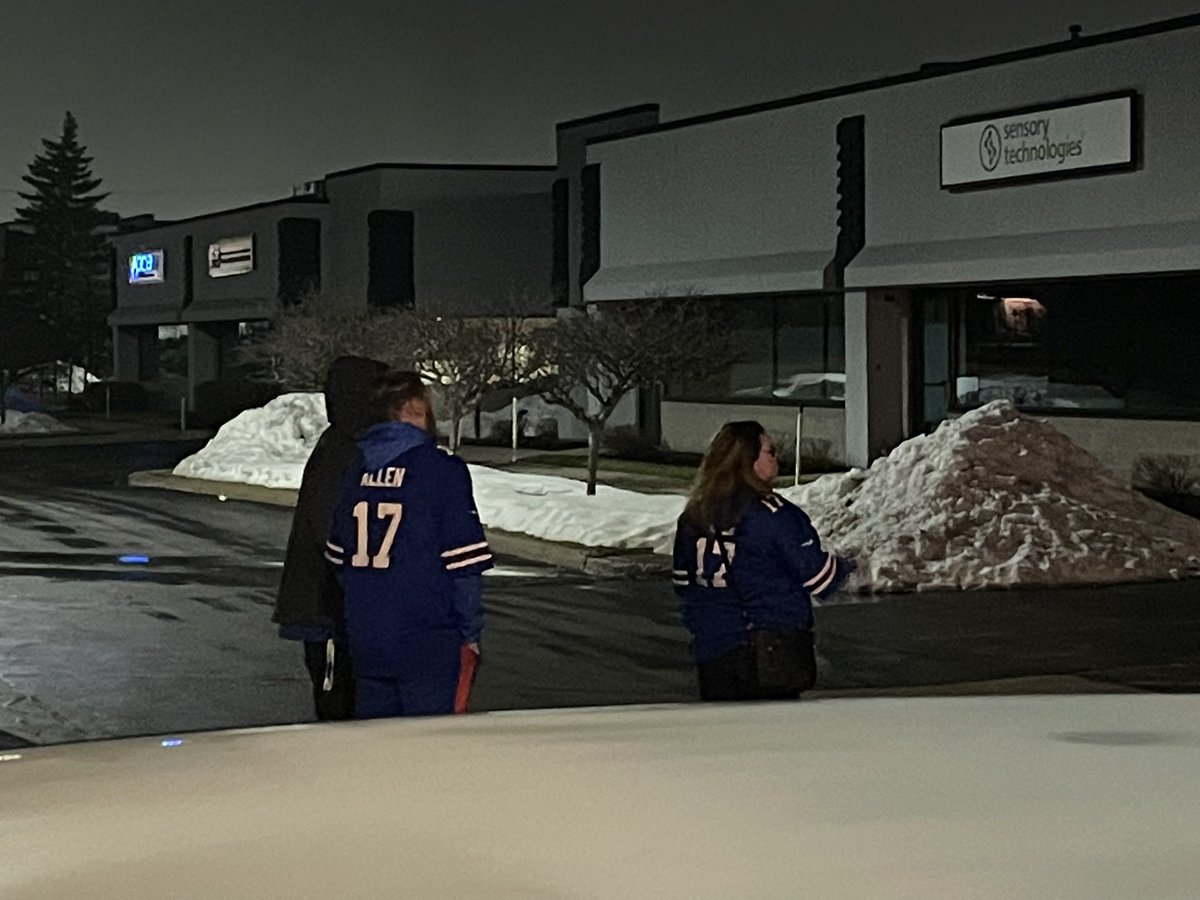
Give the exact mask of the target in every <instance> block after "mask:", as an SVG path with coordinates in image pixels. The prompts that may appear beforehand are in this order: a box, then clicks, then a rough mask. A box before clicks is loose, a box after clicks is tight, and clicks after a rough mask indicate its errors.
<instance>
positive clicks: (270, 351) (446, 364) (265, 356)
mask: <svg viewBox="0 0 1200 900" xmlns="http://www.w3.org/2000/svg"><path fill="white" fill-rule="evenodd" d="M332 300H333V298H330V297H328V296H322V295H319V294H310V295H307V296H305V297H304V298H303V299H302V301H301V302H300V303H299V304H296V305H294V306H290V307H280V308H279V309H278V310H277V312H276V314H275V316H274V318H273V321H272V326H271V329H270V330H269V331H267V332H266V333H265V334H263V335H261V336H260V337H258V338H257V339H255V340H254V341H253V342H251V343H250V344H248V345H247V346H246V347H244V348H243V351H242V358H243V361H245V362H246V363H249V364H250V365H251V366H252V367H254V368H257V369H258V370H259V372H261V373H262V374H263V375H264V376H266V377H267V378H269V379H271V380H273V381H277V382H281V383H283V384H286V385H287V386H288V387H291V388H295V389H300V390H317V389H319V388H320V386H321V385H322V383H323V382H324V380H325V373H326V372H327V371H328V369H329V366H330V364H331V363H332V362H333V361H334V360H335V359H337V358H338V357H339V356H346V355H356V356H367V357H370V358H372V359H379V360H382V361H384V362H386V363H388V364H389V365H392V366H396V367H402V368H412V369H414V370H416V371H418V372H420V374H421V376H422V377H423V378H424V379H425V380H426V381H429V382H432V383H433V384H434V385H436V386H437V390H438V392H439V395H440V400H441V401H442V403H443V404H444V406H445V407H446V408H445V410H444V413H445V417H446V419H448V422H449V427H448V436H449V441H450V449H451V450H457V449H458V445H459V440H460V435H459V423H460V421H461V419H462V416H463V413H464V412H465V411H466V410H468V409H471V408H472V407H473V406H474V405H475V404H476V403H477V402H478V400H479V399H480V397H482V396H483V394H485V393H486V392H487V391H489V390H491V389H493V388H496V387H499V386H507V385H512V384H516V383H520V382H523V381H525V380H528V379H529V378H530V377H531V376H532V374H533V370H532V369H531V360H532V359H533V354H532V353H531V352H530V350H529V348H528V344H529V341H530V333H531V330H532V329H533V328H534V327H535V323H536V322H537V320H534V319H530V318H529V317H527V316H526V315H524V314H522V313H521V312H520V311H519V310H520V306H519V305H518V304H517V302H516V301H515V300H514V301H513V302H512V303H510V304H509V306H510V308H511V309H513V310H514V311H513V312H512V313H509V314H506V315H497V316H489V317H486V318H468V317H461V316H458V317H456V316H449V315H446V316H443V315H437V314H436V313H433V312H428V313H426V312H421V313H418V312H413V311H411V310H371V309H367V308H361V307H359V308H355V305H354V304H349V303H343V304H338V303H335V302H331V301H332ZM347 310H348V311H347Z"/></svg>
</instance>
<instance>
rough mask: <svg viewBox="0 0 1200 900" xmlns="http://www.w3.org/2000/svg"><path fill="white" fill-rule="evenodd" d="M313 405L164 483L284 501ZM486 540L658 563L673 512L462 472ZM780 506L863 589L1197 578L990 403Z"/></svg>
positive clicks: (300, 402) (1143, 511) (1175, 539)
mask: <svg viewBox="0 0 1200 900" xmlns="http://www.w3.org/2000/svg"><path fill="white" fill-rule="evenodd" d="M326 424H327V423H326V419H325V405H324V400H323V398H322V396H321V395H320V394H285V395H283V396H281V397H278V398H276V399H275V400H272V401H271V402H270V403H268V404H267V405H266V406H264V407H262V408H260V409H253V410H249V411H247V412H244V413H242V414H241V415H239V416H238V417H237V418H236V419H234V420H233V421H231V422H229V423H227V424H226V425H225V426H224V427H223V428H222V429H221V430H220V431H219V432H218V433H217V435H216V436H215V437H214V438H213V439H212V441H210V442H209V444H208V446H206V447H205V448H204V449H203V450H201V451H200V452H199V453H196V454H195V455H193V456H190V457H188V458H187V459H185V460H184V461H183V462H181V463H180V464H179V465H178V466H177V467H176V468H175V474H176V475H183V476H187V477H191V478H207V479H212V480H217V481H237V482H244V483H249V484H259V485H264V486H267V487H286V488H297V487H299V486H300V479H301V475H302V473H303V469H304V463H305V461H306V460H307V459H308V455H309V453H310V452H311V451H312V448H313V446H314V445H315V444H316V441H317V438H318V437H319V436H320V433H321V431H323V430H324V428H325V427H326ZM471 476H472V479H473V481H474V486H475V497H476V502H477V503H478V505H479V513H480V518H481V519H482V520H483V523H484V524H485V525H487V526H489V527H491V528H499V529H503V530H505V531H512V532H518V533H524V534H529V535H532V536H534V537H539V538H544V539H547V540H553V541H572V542H575V543H579V544H584V545H587V546H603V547H626V548H651V549H653V550H655V551H657V552H659V553H669V552H670V550H671V542H672V538H673V536H674V532H675V520H676V518H677V517H678V516H679V513H680V512H681V511H682V509H683V504H684V498H683V497H681V496H678V495H669V494H639V493H636V492H633V491H623V490H618V489H616V488H610V487H605V486H600V487H599V488H598V489H597V493H596V496H594V497H588V496H587V495H586V494H585V493H584V489H583V485H582V484H581V483H580V482H578V481H574V480H571V479H566V478H558V477H554V476H549V475H530V474H518V473H509V472H502V471H498V470H496V469H489V468H486V467H483V466H471ZM781 493H782V494H783V495H784V496H786V497H788V498H789V499H791V500H793V501H794V502H796V503H798V504H799V505H800V506H801V507H803V508H804V509H805V510H807V511H808V513H809V515H810V516H811V517H812V519H813V521H814V523H815V524H816V526H817V529H818V531H819V532H820V533H821V536H822V540H823V541H824V543H825V544H826V545H827V546H828V547H830V548H831V549H834V550H836V551H837V552H839V553H843V554H848V555H854V556H859V557H860V558H861V561H862V567H861V573H860V574H859V575H858V576H856V580H857V584H858V586H860V587H863V588H868V589H874V590H878V591H893V590H909V589H914V588H915V589H928V588H983V587H998V586H1009V585H1071V584H1106V583H1118V582H1130V581H1145V580H1153V579H1167V578H1181V577H1184V576H1188V575H1197V574H1200V522H1197V521H1196V520H1194V519H1190V518H1188V517H1187V516H1183V515H1180V514H1179V513H1175V512H1172V511H1171V510H1169V509H1167V508H1166V507H1163V506H1160V505H1158V504H1157V503H1154V502H1152V501H1150V500H1147V499H1146V498H1145V497H1143V496H1142V495H1141V494H1139V493H1137V492H1136V491H1133V490H1132V489H1131V488H1129V487H1128V486H1126V485H1125V484H1124V483H1123V482H1121V481H1119V480H1118V479H1117V478H1116V476H1114V475H1113V474H1112V473H1110V472H1109V471H1108V470H1106V469H1104V468H1103V467H1102V466H1101V465H1100V463H1099V462H1097V460H1096V459H1095V458H1094V457H1093V456H1091V455H1090V454H1088V453H1087V452H1086V451H1084V450H1082V449H1080V448H1079V447H1078V446H1076V445H1075V444H1073V443H1071V441H1070V440H1069V439H1068V438H1067V437H1066V436H1064V435H1063V434H1061V433H1060V432H1058V431H1056V430H1055V429H1054V428H1053V427H1052V426H1050V425H1048V424H1046V423H1045V422H1042V421H1039V420H1037V419H1032V418H1028V417H1026V416H1023V415H1021V414H1020V413H1018V412H1016V410H1014V408H1013V407H1012V406H1011V404H1009V403H1008V402H1007V401H1003V400H1000V401H995V402H993V403H990V404H988V405H987V406H984V407H982V408H980V409H978V410H975V411H974V412H970V413H968V414H966V415H964V416H962V417H961V418H959V419H956V420H953V421H948V422H944V423H943V424H942V425H941V426H940V427H939V428H938V429H937V431H936V432H934V433H933V434H931V435H927V436H926V435H922V436H919V437H915V438H912V439H910V440H908V441H905V442H904V443H903V444H901V445H900V446H899V447H897V448H896V449H895V450H893V451H892V453H891V454H890V455H889V456H887V457H886V458H884V459H879V460H876V461H875V463H873V464H872V465H871V467H870V468H869V469H866V470H861V469H860V470H853V471H851V472H850V473H848V474H845V475H841V474H838V475H826V476H824V477H822V478H820V479H818V480H817V481H814V482H812V483H811V484H808V485H801V486H800V487H797V488H787V489H785V490H783V491H781Z"/></svg>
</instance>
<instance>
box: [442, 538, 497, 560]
mask: <svg viewBox="0 0 1200 900" xmlns="http://www.w3.org/2000/svg"><path fill="white" fill-rule="evenodd" d="M487 545H488V544H487V541H480V542H479V543H477V544H467V545H466V546H465V547H455V548H454V549H453V550H446V551H445V552H443V553H442V559H446V558H447V557H450V556H461V555H462V554H464V553H472V552H474V551H475V550H483V549H484V548H485V547H487Z"/></svg>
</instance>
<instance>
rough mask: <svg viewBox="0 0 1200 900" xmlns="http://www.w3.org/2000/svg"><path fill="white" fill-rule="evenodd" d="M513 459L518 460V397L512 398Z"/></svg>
mask: <svg viewBox="0 0 1200 900" xmlns="http://www.w3.org/2000/svg"><path fill="white" fill-rule="evenodd" d="M512 461H513V462H516V461H517V398H516V396H515V395H514V396H513V399H512Z"/></svg>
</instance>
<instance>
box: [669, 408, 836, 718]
mask: <svg viewBox="0 0 1200 900" xmlns="http://www.w3.org/2000/svg"><path fill="white" fill-rule="evenodd" d="M775 455H776V449H775V444H774V442H773V441H772V440H771V437H770V435H768V434H767V433H766V430H765V429H764V428H763V427H762V425H760V424H759V423H758V422H749V421H747V422H730V423H728V424H726V425H725V426H723V427H722V428H721V430H720V431H719V432H718V433H717V436H716V437H715V438H713V441H712V444H711V446H710V447H709V449H708V453H707V454H705V457H704V460H703V462H702V463H701V464H700V472H699V474H698V476H697V478H696V483H695V485H694V487H693V488H692V492H691V496H690V497H689V498H688V503H687V506H686V507H685V508H684V511H683V515H681V516H680V517H679V523H678V527H677V530H676V532H675V552H674V572H673V579H672V580H673V583H674V585H675V592H676V593H677V594H678V596H679V599H680V604H681V606H682V611H683V621H684V624H685V625H686V626H687V628H688V631H690V632H691V635H692V654H693V656H694V658H695V660H696V667H697V671H698V675H699V679H700V696H701V699H703V700H764V699H794V698H795V697H798V696H799V695H800V693H801V692H802V691H805V690H808V689H809V688H811V687H812V685H813V683H814V682H815V680H816V662H815V657H814V653H813V643H812V628H813V613H812V598H813V597H821V596H824V595H826V594H830V593H833V592H834V591H836V590H837V589H838V587H840V586H841V584H842V582H843V581H844V580H845V578H846V576H847V575H848V574H849V573H850V571H851V570H852V569H853V568H854V564H853V562H852V561H850V560H847V559H841V558H839V557H837V556H835V555H833V554H832V553H827V552H826V551H824V550H822V549H821V541H820V538H819V537H818V536H817V532H816V530H815V529H814V528H813V526H812V523H811V522H810V521H809V519H808V516H807V515H805V514H804V511H803V510H801V509H800V508H799V507H798V506H796V505H795V504H793V503H790V502H788V501H787V500H785V499H783V498H782V497H780V496H779V495H778V494H776V493H775V492H774V491H773V490H772V489H771V484H772V482H773V481H774V479H775V478H776V477H777V476H778V474H779V463H778V461H777V460H776V458H775Z"/></svg>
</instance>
